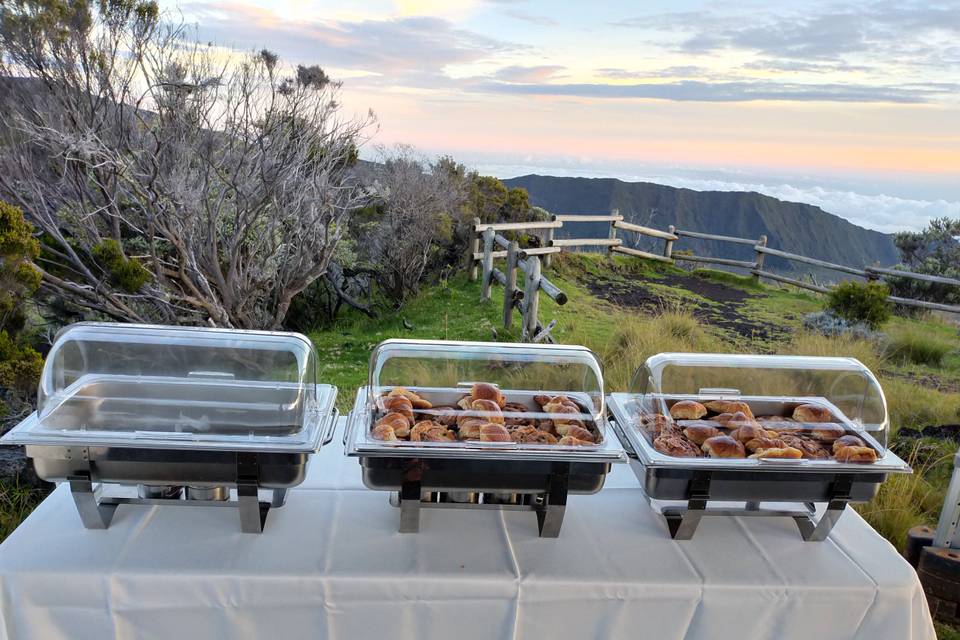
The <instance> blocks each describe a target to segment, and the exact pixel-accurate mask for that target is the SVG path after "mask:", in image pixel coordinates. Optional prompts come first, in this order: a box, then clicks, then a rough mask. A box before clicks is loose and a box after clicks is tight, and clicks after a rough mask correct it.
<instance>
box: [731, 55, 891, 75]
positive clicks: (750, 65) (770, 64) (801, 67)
mask: <svg viewBox="0 0 960 640" xmlns="http://www.w3.org/2000/svg"><path fill="white" fill-rule="evenodd" d="M741 68H742V69H749V70H753V71H787V72H800V73H835V72H842V73H848V72H869V71H873V70H874V69H875V67H871V66H867V65H857V64H848V63H846V62H806V61H803V60H782V59H772V58H761V59H759V60H754V61H753V62H747V63H744V64H743V65H741Z"/></svg>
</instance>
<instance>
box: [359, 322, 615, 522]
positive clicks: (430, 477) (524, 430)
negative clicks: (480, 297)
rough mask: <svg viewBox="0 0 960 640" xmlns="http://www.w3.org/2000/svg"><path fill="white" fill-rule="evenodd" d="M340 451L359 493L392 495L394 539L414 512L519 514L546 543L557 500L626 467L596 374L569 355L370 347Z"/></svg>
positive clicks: (552, 348)
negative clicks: (355, 470) (526, 513)
mask: <svg viewBox="0 0 960 640" xmlns="http://www.w3.org/2000/svg"><path fill="white" fill-rule="evenodd" d="M397 396H406V397H407V398H408V399H411V398H412V401H411V402H405V401H401V400H397V401H395V400H396V397H397ZM477 401H479V402H477ZM491 402H492V403H493V404H490V403H491ZM396 413H400V414H401V416H403V415H404V413H407V414H409V415H408V416H406V417H408V419H407V420H406V422H404V420H402V419H401V418H397V417H396V416H395V415H393V414H396ZM391 425H393V426H391ZM575 436H577V437H575ZM581 438H582V439H581ZM344 443H345V446H346V452H347V455H350V456H356V457H357V458H359V460H360V464H361V466H362V468H363V482H364V484H365V485H366V486H367V487H368V488H370V489H374V490H381V491H391V492H395V493H394V495H393V496H392V498H391V503H392V504H394V505H395V506H397V507H399V508H400V531H402V532H415V531H418V530H419V527H420V509H421V508H452V507H455V508H477V509H518V510H519V509H522V510H531V511H534V512H535V513H536V514H537V520H538V525H539V530H540V535H541V536H544V537H556V536H557V535H559V532H560V527H561V524H562V522H563V514H564V510H565V507H566V501H567V495H568V494H569V493H584V494H589V493H595V492H597V491H599V490H600V488H601V487H602V486H603V482H604V479H605V477H606V474H607V472H608V470H609V469H610V465H611V464H612V463H615V462H625V461H626V454H625V452H624V450H623V448H622V446H621V445H620V443H619V442H618V441H617V438H615V437H613V435H612V434H611V433H610V432H609V429H608V426H607V420H606V416H605V410H604V396H603V377H602V374H601V371H600V364H599V362H598V361H597V358H596V357H595V356H594V355H593V353H591V352H590V351H589V350H587V349H585V348H583V347H575V346H558V345H530V344H506V343H481V342H446V341H426V340H387V341H385V342H382V343H381V344H379V345H378V346H377V347H376V348H375V349H374V351H373V353H372V355H371V358H370V370H369V380H368V384H367V386H365V387H362V388H361V389H360V390H359V392H358V394H357V398H356V402H355V404H354V407H353V411H352V412H351V414H350V418H349V421H348V426H347V430H346V434H345V437H344Z"/></svg>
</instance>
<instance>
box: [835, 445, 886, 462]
mask: <svg viewBox="0 0 960 640" xmlns="http://www.w3.org/2000/svg"><path fill="white" fill-rule="evenodd" d="M833 457H834V458H835V459H836V461H837V462H876V461H877V452H876V451H874V450H873V449H872V448H871V447H841V448H840V450H839V451H837V452H836V453H835V454H834V456H833Z"/></svg>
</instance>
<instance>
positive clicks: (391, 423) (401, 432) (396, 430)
mask: <svg viewBox="0 0 960 640" xmlns="http://www.w3.org/2000/svg"><path fill="white" fill-rule="evenodd" d="M377 427H389V428H390V430H391V431H393V434H394V435H395V436H396V437H397V438H406V437H407V436H409V435H410V420H408V419H407V416H405V415H403V414H402V413H398V412H392V413H388V414H387V415H385V416H383V417H382V418H380V419H379V420H377V421H376V422H375V423H374V425H373V428H374V431H376V429H377ZM379 433H380V435H385V432H384V431H383V430H382V429H381V430H380V431H379ZM374 437H376V436H374ZM378 439H380V440H395V439H396V438H378Z"/></svg>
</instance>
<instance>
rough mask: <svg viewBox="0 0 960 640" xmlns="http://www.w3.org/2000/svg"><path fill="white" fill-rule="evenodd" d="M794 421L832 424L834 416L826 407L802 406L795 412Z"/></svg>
mask: <svg viewBox="0 0 960 640" xmlns="http://www.w3.org/2000/svg"><path fill="white" fill-rule="evenodd" d="M793 419H794V420H797V421H799V422H830V421H831V420H833V416H832V415H830V410H829V409H827V408H826V407H821V406H818V405H815V404H801V405H799V406H798V407H797V408H796V409H794V410H793Z"/></svg>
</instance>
